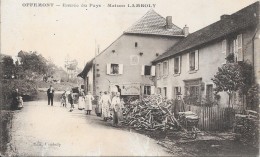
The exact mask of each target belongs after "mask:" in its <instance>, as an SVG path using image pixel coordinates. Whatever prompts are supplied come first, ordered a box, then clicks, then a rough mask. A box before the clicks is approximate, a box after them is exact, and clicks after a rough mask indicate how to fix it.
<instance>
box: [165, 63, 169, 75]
mask: <svg viewBox="0 0 260 157" xmlns="http://www.w3.org/2000/svg"><path fill="white" fill-rule="evenodd" d="M165 63H166V64H165V67H164V68H165V74H164V76H167V75H168V74H169V62H168V61H166V62H165Z"/></svg>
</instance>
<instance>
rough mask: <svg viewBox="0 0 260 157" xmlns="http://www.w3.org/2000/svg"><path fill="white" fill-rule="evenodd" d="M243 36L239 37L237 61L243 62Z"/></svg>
mask: <svg viewBox="0 0 260 157" xmlns="http://www.w3.org/2000/svg"><path fill="white" fill-rule="evenodd" d="M242 45H243V43H242V34H239V35H238V36H237V61H243V49H242Z"/></svg>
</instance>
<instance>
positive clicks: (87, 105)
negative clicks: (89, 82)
mask: <svg viewBox="0 0 260 157" xmlns="http://www.w3.org/2000/svg"><path fill="white" fill-rule="evenodd" d="M78 96H79V97H78V109H79V110H85V111H86V114H87V115H90V114H91V111H92V101H93V100H94V97H93V96H92V95H91V93H90V92H88V93H87V95H85V93H84V91H82V90H81V91H79V95H78ZM74 101H75V96H74V95H73V91H72V90H71V91H64V92H63V93H62V95H61V105H62V106H63V107H67V104H70V111H71V112H72V111H73V109H74V108H75V107H74Z"/></svg>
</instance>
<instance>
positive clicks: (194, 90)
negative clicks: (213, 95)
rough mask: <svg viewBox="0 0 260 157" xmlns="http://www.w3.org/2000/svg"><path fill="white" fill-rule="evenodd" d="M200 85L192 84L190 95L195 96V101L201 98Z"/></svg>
mask: <svg viewBox="0 0 260 157" xmlns="http://www.w3.org/2000/svg"><path fill="white" fill-rule="evenodd" d="M199 89H200V86H190V89H189V93H190V97H191V98H194V101H198V100H199V96H200V92H199Z"/></svg>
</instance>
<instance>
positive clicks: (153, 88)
mask: <svg viewBox="0 0 260 157" xmlns="http://www.w3.org/2000/svg"><path fill="white" fill-rule="evenodd" d="M154 90H155V86H151V95H153V94H155V93H154Z"/></svg>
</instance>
